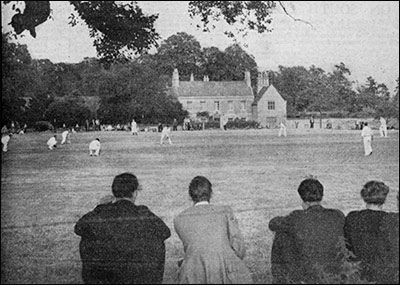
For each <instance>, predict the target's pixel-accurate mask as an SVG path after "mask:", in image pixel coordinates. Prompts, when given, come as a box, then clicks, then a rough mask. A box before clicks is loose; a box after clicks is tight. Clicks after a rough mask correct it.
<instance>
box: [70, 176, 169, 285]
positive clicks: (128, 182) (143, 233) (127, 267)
mask: <svg viewBox="0 0 400 285" xmlns="http://www.w3.org/2000/svg"><path fill="white" fill-rule="evenodd" d="M140 189H141V188H140V186H139V182H138V180H137V178H136V176H135V175H133V174H131V173H122V174H120V175H118V176H116V177H115V178H114V181H113V184H112V193H113V196H114V197H115V199H114V200H109V197H108V198H106V199H104V201H102V202H104V204H100V205H98V206H97V207H96V208H95V209H94V210H93V211H91V212H89V213H87V214H85V215H84V216H83V217H82V218H81V219H79V221H78V222H77V223H76V225H75V233H76V234H77V235H79V236H81V241H80V244H79V252H80V256H81V259H82V279H83V282H84V283H85V284H161V283H162V280H163V274H164V265H165V243H164V241H165V240H166V239H167V238H169V237H170V235H171V232H170V229H169V228H168V227H167V225H166V224H165V223H164V222H163V221H162V220H161V219H160V218H159V217H157V216H156V215H155V214H154V213H152V212H151V211H150V210H149V209H148V208H147V207H146V206H137V205H135V200H136V197H137V195H138V192H139V190H140ZM107 200H108V201H107Z"/></svg>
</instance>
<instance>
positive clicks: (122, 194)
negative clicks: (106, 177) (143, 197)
mask: <svg viewBox="0 0 400 285" xmlns="http://www.w3.org/2000/svg"><path fill="white" fill-rule="evenodd" d="M111 189H112V193H113V195H114V197H115V198H132V197H133V193H134V192H136V191H137V190H138V189H139V181H138V179H137V178H136V176H135V175H133V174H132V173H129V172H125V173H122V174H119V175H117V176H115V178H114V181H113V183H112V186H111Z"/></svg>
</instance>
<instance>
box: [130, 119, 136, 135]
mask: <svg viewBox="0 0 400 285" xmlns="http://www.w3.org/2000/svg"><path fill="white" fill-rule="evenodd" d="M131 133H132V135H138V131H137V123H136V121H135V119H132V123H131Z"/></svg>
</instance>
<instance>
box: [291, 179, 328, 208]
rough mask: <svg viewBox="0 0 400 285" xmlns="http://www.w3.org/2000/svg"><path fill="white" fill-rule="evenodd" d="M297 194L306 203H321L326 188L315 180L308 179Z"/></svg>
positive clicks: (300, 186) (302, 183)
mask: <svg viewBox="0 0 400 285" xmlns="http://www.w3.org/2000/svg"><path fill="white" fill-rule="evenodd" d="M297 192H298V193H299V195H300V197H301V199H302V200H303V202H305V203H312V202H321V200H322V197H323V196H324V186H322V184H321V182H319V181H318V180H317V179H315V178H307V179H305V180H303V181H302V182H301V183H300V185H299V187H298V188H297Z"/></svg>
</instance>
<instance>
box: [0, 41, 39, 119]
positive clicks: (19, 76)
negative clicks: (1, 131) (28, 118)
mask: <svg viewBox="0 0 400 285" xmlns="http://www.w3.org/2000/svg"><path fill="white" fill-rule="evenodd" d="M31 61H32V58H31V56H30V54H29V52H28V49H27V46H26V45H20V44H16V43H12V42H10V37H9V34H5V33H2V61H1V66H2V94H1V103H2V104H1V105H2V106H1V109H2V112H1V118H2V122H3V123H9V122H11V121H20V122H21V120H24V113H25V112H26V110H27V108H29V102H30V100H31V97H32V96H33V95H34V93H33V91H34V89H35V70H34V69H33V68H32V66H31Z"/></svg>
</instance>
